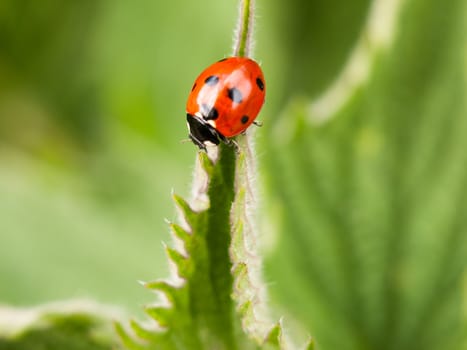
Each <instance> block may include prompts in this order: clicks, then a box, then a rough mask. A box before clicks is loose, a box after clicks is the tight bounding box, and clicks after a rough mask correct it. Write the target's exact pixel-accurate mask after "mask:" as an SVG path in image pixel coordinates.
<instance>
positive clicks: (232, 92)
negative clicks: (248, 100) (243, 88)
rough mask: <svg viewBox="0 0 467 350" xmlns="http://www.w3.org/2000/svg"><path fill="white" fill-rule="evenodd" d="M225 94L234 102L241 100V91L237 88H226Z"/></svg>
mask: <svg viewBox="0 0 467 350" xmlns="http://www.w3.org/2000/svg"><path fill="white" fill-rule="evenodd" d="M227 94H228V96H229V98H230V99H231V100H232V101H233V102H235V103H240V102H242V101H243V96H242V93H241V92H240V90H238V89H237V88H231V89H228V90H227Z"/></svg>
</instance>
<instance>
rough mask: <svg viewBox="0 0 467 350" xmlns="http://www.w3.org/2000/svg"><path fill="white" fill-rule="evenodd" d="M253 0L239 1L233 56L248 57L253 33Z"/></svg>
mask: <svg viewBox="0 0 467 350" xmlns="http://www.w3.org/2000/svg"><path fill="white" fill-rule="evenodd" d="M253 17H254V0H241V1H240V15H239V18H238V25H237V31H236V33H235V43H234V53H233V54H234V56H240V57H248V56H250V53H251V38H252V36H253V35H252V34H253Z"/></svg>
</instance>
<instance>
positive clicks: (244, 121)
mask: <svg viewBox="0 0 467 350" xmlns="http://www.w3.org/2000/svg"><path fill="white" fill-rule="evenodd" d="M248 119H250V118H249V117H248V116H247V115H244V116H243V117H242V119H240V121H241V122H242V124H246V123H248Z"/></svg>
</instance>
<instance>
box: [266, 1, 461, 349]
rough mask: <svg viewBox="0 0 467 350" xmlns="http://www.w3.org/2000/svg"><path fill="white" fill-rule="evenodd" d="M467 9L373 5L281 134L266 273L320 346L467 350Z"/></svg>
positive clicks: (272, 158)
mask: <svg viewBox="0 0 467 350" xmlns="http://www.w3.org/2000/svg"><path fill="white" fill-rule="evenodd" d="M391 4H392V5H393V6H391ZM466 13H467V11H466V3H465V1H460V0H454V1H449V2H443V3H439V2H435V1H422V0H406V1H394V2H389V1H374V2H373V5H372V9H371V12H370V14H369V17H368V22H367V24H366V25H365V26H364V27H363V29H362V33H361V38H360V39H359V40H357V43H356V47H355V49H354V51H353V54H352V55H351V56H350V57H349V61H348V63H347V64H346V65H345V66H344V67H343V68H342V72H341V74H340V75H339V76H338V77H337V78H336V81H335V82H334V83H333V84H332V85H331V86H330V87H329V89H328V90H327V91H324V92H323V94H322V95H321V96H318V97H317V98H316V99H315V100H313V101H312V102H311V103H309V102H308V101H307V100H303V99H302V100H295V101H294V102H293V103H292V104H291V105H290V108H289V109H287V111H285V113H284V118H283V119H282V120H281V122H280V123H278V124H277V127H276V129H275V130H273V131H272V132H273V134H272V137H271V139H274V140H275V144H274V145H275V148H274V149H273V150H272V151H269V152H268V154H267V164H268V167H269V171H268V172H267V174H268V179H267V181H268V184H269V185H270V186H269V187H270V189H271V195H270V199H269V201H268V202H269V203H271V208H274V209H275V211H276V212H278V215H276V216H275V217H271V216H268V217H267V219H268V220H270V221H271V222H270V223H269V225H270V226H271V227H275V226H276V227H278V233H279V236H278V242H277V246H276V247H277V249H276V250H275V252H274V253H273V254H271V256H270V257H269V259H268V263H267V271H268V274H269V279H271V280H273V281H274V282H275V283H274V284H273V285H272V288H273V290H274V295H275V298H276V300H278V301H279V302H280V303H281V304H282V305H283V307H284V308H287V310H288V312H289V313H292V314H293V316H294V317H296V318H298V319H299V320H300V321H301V322H302V323H303V324H304V325H305V327H306V328H307V329H309V330H312V333H313V335H314V336H315V337H316V340H317V343H318V344H319V345H320V348H322V349H325V350H326V349H343V350H345V349H399V350H400V349H407V350H408V349H411V350H413V349H415V350H416V349H423V350H429V349H462V348H463V346H465V336H464V339H463V335H464V334H465V315H463V314H462V311H461V310H462V298H463V291H462V276H463V273H465V269H466V258H465V257H466V256H467V220H466V219H467V216H466V215H465V211H466V209H467V180H466V179H467V152H466V149H467V138H466V135H467V118H466V116H467V109H466V103H467V100H466V96H467V92H466V74H465V68H466V66H465V32H466V31H465V23H466V22H467V18H466ZM464 298H465V297H464Z"/></svg>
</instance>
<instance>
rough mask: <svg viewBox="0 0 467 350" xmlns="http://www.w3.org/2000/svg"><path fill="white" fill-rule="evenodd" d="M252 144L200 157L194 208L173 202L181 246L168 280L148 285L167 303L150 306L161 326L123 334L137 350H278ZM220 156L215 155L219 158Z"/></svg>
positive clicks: (243, 140) (241, 141)
mask: <svg viewBox="0 0 467 350" xmlns="http://www.w3.org/2000/svg"><path fill="white" fill-rule="evenodd" d="M248 140H249V137H248V136H243V135H242V136H241V137H239V138H238V140H237V141H238V146H235V147H234V146H233V145H224V144H221V145H219V147H218V148H216V149H213V150H210V151H209V154H210V156H208V154H206V153H204V152H199V153H198V158H197V164H196V169H195V182H194V185H193V198H192V200H191V201H190V202H187V201H185V200H184V199H183V198H181V197H179V196H177V195H174V201H175V203H176V205H177V207H178V208H179V210H180V212H181V216H182V220H181V222H182V223H181V224H176V223H170V227H171V231H172V234H173V237H174V239H175V241H176V244H175V247H174V248H172V247H166V252H167V255H168V258H169V261H170V262H171V264H172V266H173V273H172V276H171V278H170V279H169V280H158V281H154V282H149V283H146V284H145V286H146V287H147V288H149V289H151V290H154V291H156V292H158V293H159V294H160V295H161V296H162V301H165V302H163V303H162V302H161V303H159V304H157V305H154V306H148V307H147V308H146V312H147V314H148V315H149V316H150V317H151V318H152V320H154V321H155V322H153V323H152V325H142V324H140V323H138V322H134V321H133V322H131V324H130V326H131V330H132V333H133V334H131V335H130V334H129V332H128V331H127V330H125V329H124V327H123V326H122V325H117V330H118V332H119V334H120V336H121V338H122V340H123V343H124V344H125V346H127V347H128V348H130V349H258V348H264V349H279V348H282V347H283V345H284V344H283V340H282V331H281V327H280V325H279V324H277V325H276V326H273V325H272V324H271V323H270V322H268V321H267V317H266V314H267V312H266V311H265V308H264V305H262V303H263V302H264V299H263V298H264V290H263V288H264V287H263V284H262V282H261V278H260V273H259V272H260V269H259V268H260V266H259V257H258V255H257V252H256V244H255V238H254V236H253V234H254V227H253V221H252V218H251V217H250V213H251V211H250V209H251V207H252V206H253V205H254V202H253V200H254V195H253V193H252V191H253V189H252V188H251V187H250V186H251V185H252V181H251V178H252V171H253V170H254V164H253V157H252V155H251V154H250V152H252V150H251V146H250V145H249V141H248ZM211 152H214V153H217V154H214V153H211Z"/></svg>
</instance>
